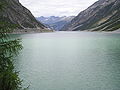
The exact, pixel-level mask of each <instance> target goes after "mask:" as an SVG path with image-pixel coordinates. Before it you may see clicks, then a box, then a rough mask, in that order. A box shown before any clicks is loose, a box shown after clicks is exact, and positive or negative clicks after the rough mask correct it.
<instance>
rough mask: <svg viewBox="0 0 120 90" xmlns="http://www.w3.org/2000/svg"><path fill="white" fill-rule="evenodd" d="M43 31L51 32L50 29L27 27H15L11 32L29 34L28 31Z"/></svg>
mask: <svg viewBox="0 0 120 90" xmlns="http://www.w3.org/2000/svg"><path fill="white" fill-rule="evenodd" d="M44 32H53V30H50V29H47V28H46V29H38V28H27V29H15V30H14V31H13V32H12V34H27V33H28V34H29V33H44Z"/></svg>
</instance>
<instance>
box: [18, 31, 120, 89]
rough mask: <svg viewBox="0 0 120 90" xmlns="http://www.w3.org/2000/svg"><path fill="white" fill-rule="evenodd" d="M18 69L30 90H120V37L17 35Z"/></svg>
mask: <svg viewBox="0 0 120 90" xmlns="http://www.w3.org/2000/svg"><path fill="white" fill-rule="evenodd" d="M17 37H21V38H22V44H23V46H24V49H23V50H22V52H21V53H20V55H19V57H18V60H17V61H16V68H17V70H19V71H20V77H21V78H22V79H23V80H24V81H23V84H24V85H25V86H28V85H30V87H29V90H120V34H112V33H94V32H89V33H88V32H55V33H40V34H23V35H17Z"/></svg>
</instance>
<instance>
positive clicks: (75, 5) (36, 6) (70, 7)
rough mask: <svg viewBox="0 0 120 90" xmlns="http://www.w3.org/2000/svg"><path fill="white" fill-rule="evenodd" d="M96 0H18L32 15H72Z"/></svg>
mask: <svg viewBox="0 0 120 90" xmlns="http://www.w3.org/2000/svg"><path fill="white" fill-rule="evenodd" d="M95 1H97V0H20V2H21V3H22V4H23V5H24V6H25V7H27V8H28V9H29V10H30V11H31V12H32V13H33V15H34V16H36V17H39V16H72V15H77V14H78V13H79V12H80V11H82V10H84V9H86V8H87V7H89V6H90V5H91V4H93V3H94V2H95Z"/></svg>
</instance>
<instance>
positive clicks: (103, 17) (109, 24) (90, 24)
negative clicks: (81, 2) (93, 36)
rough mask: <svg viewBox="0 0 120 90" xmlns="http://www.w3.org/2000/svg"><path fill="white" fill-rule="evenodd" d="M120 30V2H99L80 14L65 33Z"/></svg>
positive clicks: (106, 0)
mask: <svg viewBox="0 0 120 90" xmlns="http://www.w3.org/2000/svg"><path fill="white" fill-rule="evenodd" d="M119 28H120V0H98V1H97V2H95V3H94V4H93V5H91V6H90V7H88V8H87V9H86V10H84V11H82V12H80V13H79V14H78V16H76V17H75V18H74V19H73V20H72V21H71V22H69V24H66V25H65V26H64V27H63V28H62V29H61V30H63V31H66V30H68V31H77V30H81V31H82V30H89V31H114V30H117V29H119Z"/></svg>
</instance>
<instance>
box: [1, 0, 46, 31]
mask: <svg viewBox="0 0 120 90" xmlns="http://www.w3.org/2000/svg"><path fill="white" fill-rule="evenodd" d="M0 3H5V4H6V7H5V9H3V10H2V12H0V20H4V21H7V22H9V23H12V24H17V25H18V26H19V28H22V29H25V28H39V29H44V28H46V27H45V26H44V25H43V24H41V23H40V22H39V21H37V20H36V19H35V17H34V16H33V15H32V13H31V12H30V11H29V10H28V9H27V8H25V7H24V6H22V5H21V3H20V2H19V0H0Z"/></svg>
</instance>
